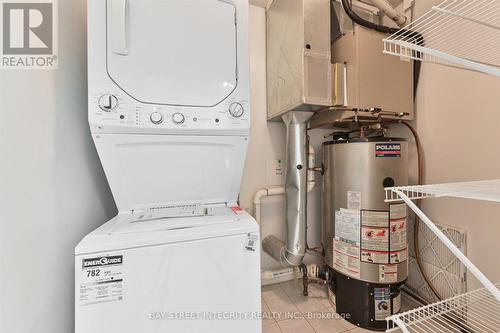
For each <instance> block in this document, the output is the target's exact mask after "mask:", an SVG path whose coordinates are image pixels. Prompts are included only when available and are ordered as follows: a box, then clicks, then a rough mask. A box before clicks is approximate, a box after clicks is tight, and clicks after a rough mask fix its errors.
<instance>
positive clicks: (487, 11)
mask: <svg viewBox="0 0 500 333" xmlns="http://www.w3.org/2000/svg"><path fill="white" fill-rule="evenodd" d="M499 40H500V0H446V1H444V2H443V3H441V4H440V5H438V6H434V7H432V9H431V10H430V11H429V12H427V13H426V14H424V15H423V16H422V17H420V18H419V19H417V20H415V21H414V22H412V23H410V24H409V25H408V26H406V27H405V28H403V29H401V30H399V31H398V32H396V33H395V34H393V35H392V36H390V37H388V38H386V39H384V53H386V54H392V55H396V56H399V57H402V58H406V59H414V60H420V61H426V62H433V63H438V64H443V65H449V66H455V67H457V66H458V67H461V68H466V69H472V70H475V71H479V72H484V73H488V74H493V75H496V76H500V43H499V42H498V41H499Z"/></svg>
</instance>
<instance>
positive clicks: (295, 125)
mask: <svg viewBox="0 0 500 333" xmlns="http://www.w3.org/2000/svg"><path fill="white" fill-rule="evenodd" d="M311 116H312V113H311V112H298V111H292V112H289V113H287V114H285V115H284V116H283V121H284V122H285V124H286V127H287V147H286V151H287V162H286V163H287V164H286V170H285V179H286V180H285V201H286V204H285V206H286V208H285V211H286V229H287V237H286V243H285V242H283V241H282V240H280V239H278V238H277V237H275V236H272V235H271V236H267V237H266V238H265V239H264V240H263V241H262V248H263V249H264V251H265V252H266V253H268V254H269V255H270V256H271V257H273V258H274V259H275V260H276V261H279V262H280V263H281V264H282V265H283V266H299V265H301V264H302V259H303V258H304V256H305V254H306V218H307V214H306V208H307V171H308V165H307V158H308V156H307V149H306V148H307V145H308V142H307V133H306V131H307V122H308V120H309V119H310V118H311Z"/></svg>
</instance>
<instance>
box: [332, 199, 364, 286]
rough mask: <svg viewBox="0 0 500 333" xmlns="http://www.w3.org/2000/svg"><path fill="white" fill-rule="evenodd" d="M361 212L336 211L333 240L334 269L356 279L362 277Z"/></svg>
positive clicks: (350, 210) (349, 210)
mask: <svg viewBox="0 0 500 333" xmlns="http://www.w3.org/2000/svg"><path fill="white" fill-rule="evenodd" d="M359 240H360V211H359V210H352V209H343V208H342V209H340V210H337V211H335V238H334V239H333V264H334V268H335V269H336V270H337V271H339V272H341V273H343V274H345V275H347V276H351V277H354V278H358V279H359V277H360V265H361V263H360V258H359V246H360V244H359Z"/></svg>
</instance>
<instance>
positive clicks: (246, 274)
mask: <svg viewBox="0 0 500 333" xmlns="http://www.w3.org/2000/svg"><path fill="white" fill-rule="evenodd" d="M247 34H248V3H247V1H246V0H89V1H88V65H89V70H88V81H89V87H88V89H89V124H90V129H91V132H92V136H93V139H94V142H95V145H96V148H97V151H98V154H99V157H100V160H101V163H102V165H103V167H104V171H105V173H106V177H107V180H108V183H109V185H110V187H111V190H112V192H113V197H114V199H115V202H116V205H117V207H118V210H119V213H118V215H117V216H116V217H115V218H114V219H112V220H111V221H109V222H107V223H106V224H104V225H103V226H102V227H100V228H98V229H97V230H95V231H94V232H92V233H90V234H89V235H87V236H86V237H85V238H84V239H83V240H82V241H81V242H80V244H79V245H78V246H77V247H76V249H75V283H76V285H75V307H76V311H75V312H76V332H77V333H90V332H91V333H100V332H103V333H104V332H105V333H115V332H116V333H118V332H120V333H123V332H131V333H132V332H133V333H139V332H260V331H261V321H260V319H259V318H258V317H259V313H260V309H261V308H260V274H259V272H260V269H259V267H260V246H259V244H260V240H259V230H258V226H257V224H256V222H255V220H254V219H253V218H252V217H251V216H250V215H248V214H247V213H246V212H244V211H241V210H239V208H238V207H237V198H238V193H239V188H240V182H241V177H242V172H243V165H244V160H245V155H246V149H247V145H248V135H249V128H250V118H249V117H250V112H249V110H250V109H249V108H250V105H249V70H248V36H247Z"/></svg>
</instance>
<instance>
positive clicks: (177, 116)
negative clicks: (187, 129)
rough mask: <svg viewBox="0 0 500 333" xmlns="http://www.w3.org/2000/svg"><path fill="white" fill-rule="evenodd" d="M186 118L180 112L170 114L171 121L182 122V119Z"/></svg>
mask: <svg viewBox="0 0 500 333" xmlns="http://www.w3.org/2000/svg"><path fill="white" fill-rule="evenodd" d="M185 120H186V118H184V115H183V114H182V113H179V112H177V113H174V114H173V115H172V121H173V122H174V123H176V124H179V125H180V124H182V123H183V122H184V121H185Z"/></svg>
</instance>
